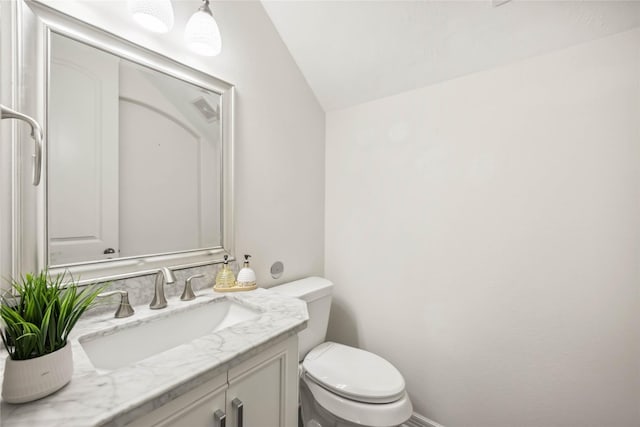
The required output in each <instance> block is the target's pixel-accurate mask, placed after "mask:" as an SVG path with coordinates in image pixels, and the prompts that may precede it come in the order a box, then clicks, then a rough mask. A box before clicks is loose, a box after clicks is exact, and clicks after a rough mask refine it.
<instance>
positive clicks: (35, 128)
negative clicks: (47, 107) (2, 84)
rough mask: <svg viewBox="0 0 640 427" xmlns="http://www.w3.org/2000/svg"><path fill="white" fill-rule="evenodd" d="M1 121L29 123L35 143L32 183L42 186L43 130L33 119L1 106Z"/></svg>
mask: <svg viewBox="0 0 640 427" xmlns="http://www.w3.org/2000/svg"><path fill="white" fill-rule="evenodd" d="M0 119H18V120H22V121H24V122H27V124H28V125H29V126H31V137H32V138H33V141H34V143H35V151H34V153H33V175H32V182H33V185H38V184H40V176H41V174H42V128H41V127H40V125H39V124H38V122H37V121H35V119H33V118H32V117H29V116H27V115H26V114H22V113H18V112H17V111H15V110H12V109H11V108H9V107H5V106H4V105H0Z"/></svg>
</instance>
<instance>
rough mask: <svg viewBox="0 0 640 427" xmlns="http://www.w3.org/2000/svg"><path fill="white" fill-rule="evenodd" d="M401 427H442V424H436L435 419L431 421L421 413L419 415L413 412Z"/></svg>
mask: <svg viewBox="0 0 640 427" xmlns="http://www.w3.org/2000/svg"><path fill="white" fill-rule="evenodd" d="M402 427H444V426H443V425H442V424H438V423H437V422H435V421H431V420H430V419H429V418H427V417H425V416H423V415H420V414H417V413H415V412H414V413H413V415H411V418H409V421H407V422H406V423H404V424H402Z"/></svg>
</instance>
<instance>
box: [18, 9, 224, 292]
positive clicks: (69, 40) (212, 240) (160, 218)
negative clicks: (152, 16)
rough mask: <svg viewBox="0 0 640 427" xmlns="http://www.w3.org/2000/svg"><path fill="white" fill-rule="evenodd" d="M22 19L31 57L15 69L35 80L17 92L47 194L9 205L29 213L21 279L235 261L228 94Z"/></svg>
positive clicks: (29, 14) (176, 70) (93, 37)
mask: <svg viewBox="0 0 640 427" xmlns="http://www.w3.org/2000/svg"><path fill="white" fill-rule="evenodd" d="M21 8H22V10H21V16H22V20H23V22H22V24H23V27H24V28H25V30H24V31H23V37H22V41H21V46H22V51H23V52H24V51H26V49H31V48H32V47H35V48H36V49H35V52H37V55H36V56H35V58H32V59H30V58H27V57H26V56H24V55H23V56H22V58H21V59H22V64H23V67H25V66H29V65H27V63H28V62H29V61H32V62H33V63H32V64H30V66H31V67H35V68H34V69H35V70H39V71H41V73H40V72H34V73H32V74H33V76H36V77H37V76H38V75H41V76H42V78H41V79H39V80H37V81H33V80H29V79H31V78H32V76H24V81H22V82H20V86H21V87H23V88H25V90H26V91H28V92H35V93H36V95H33V94H30V95H29V96H26V97H25V103H26V104H30V103H32V104H33V105H32V106H31V110H35V111H36V112H37V113H36V115H39V117H38V118H39V120H40V121H41V123H43V124H44V129H45V167H44V175H43V176H44V180H43V182H44V185H42V186H41V187H42V188H41V189H38V190H37V193H38V194H37V196H36V197H35V200H34V201H33V204H30V203H32V202H31V201H30V199H29V198H28V197H27V198H25V199H24V200H22V201H20V204H19V205H18V206H17V209H18V210H22V212H23V213H27V212H25V211H26V210H31V209H35V211H36V218H35V222H36V229H37V233H36V238H35V242H34V241H33V240H31V239H28V235H29V232H25V233H23V234H21V236H20V237H19V239H20V241H19V242H18V245H17V246H18V247H19V248H21V253H20V254H19V255H21V257H20V261H21V262H20V264H21V266H20V270H21V272H27V271H34V270H35V268H33V267H34V266H37V269H43V268H48V269H49V270H50V271H51V272H52V273H57V272H62V271H69V272H71V273H72V274H74V275H75V276H78V275H79V276H80V277H81V279H83V280H85V281H87V280H95V279H107V278H109V279H111V278H122V277H128V276H133V275H139V274H146V273H148V272H151V271H153V270H155V269H157V268H158V267H160V266H170V267H174V268H182V267H191V266H196V265H204V264H208V263H213V262H217V261H219V260H221V259H222V257H223V256H224V255H225V254H227V255H230V256H232V230H233V225H232V211H231V209H232V194H231V190H232V166H233V165H232V148H233V128H232V126H233V117H232V115H233V108H232V107H233V95H234V91H233V86H232V85H230V84H228V83H226V82H223V81H221V80H219V79H217V78H214V77H212V76H209V75H207V74H205V73H203V72H201V71H198V70H195V69H192V68H189V67H187V66H185V65H183V64H180V63H177V62H175V61H173V60H171V59H169V58H167V57H164V56H161V55H159V54H157V53H154V52H151V51H149V50H146V49H144V48H142V47H140V46H137V45H134V44H132V43H130V42H128V41H126V40H123V39H120V38H118V37H116V36H114V35H112V34H109V33H106V32H103V31H101V30H99V29H97V28H95V27H92V26H90V25H88V24H84V23H82V22H80V21H77V20H75V19H73V18H71V17H68V16H66V15H63V14H60V13H59V12H56V11H54V10H52V9H49V8H47V7H46V6H44V5H42V4H39V3H34V2H27V3H25V4H22V5H21ZM40 102H41V103H42V106H41V107H40V106H38V105H37V103H40ZM25 107H27V108H26V109H27V110H29V108H28V107H29V105H26V106H25ZM38 112H39V114H38ZM20 217H21V218H25V219H28V213H27V215H21V216H20ZM23 221H24V222H25V223H24V224H22V229H23V230H24V229H25V228H26V227H29V223H28V221H25V220H23ZM25 231H26V230H25ZM25 236H26V237H25ZM30 249H35V251H32V252H31V253H35V254H36V257H35V258H36V259H31V258H30V257H29V256H28V253H29V251H30Z"/></svg>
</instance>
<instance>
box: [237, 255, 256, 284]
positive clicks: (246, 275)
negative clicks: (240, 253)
mask: <svg viewBox="0 0 640 427" xmlns="http://www.w3.org/2000/svg"><path fill="white" fill-rule="evenodd" d="M249 258H251V255H248V254H246V255H245V256H244V264H243V266H242V270H240V272H239V273H238V286H239V287H241V288H242V289H243V290H247V291H248V290H251V289H255V288H256V273H255V272H254V271H253V269H252V268H251V267H249Z"/></svg>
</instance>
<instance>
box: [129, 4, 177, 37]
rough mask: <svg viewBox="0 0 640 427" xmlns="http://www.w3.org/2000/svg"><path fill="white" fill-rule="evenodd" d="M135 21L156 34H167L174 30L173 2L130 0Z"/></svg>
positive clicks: (130, 9)
mask: <svg viewBox="0 0 640 427" xmlns="http://www.w3.org/2000/svg"><path fill="white" fill-rule="evenodd" d="M129 11H130V12H131V15H132V16H133V19H134V20H135V21H136V22H137V23H138V24H139V25H140V26H141V27H143V28H145V29H147V30H149V31H153V32H154V33H167V32H169V30H171V28H173V6H172V5H171V0H129Z"/></svg>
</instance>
